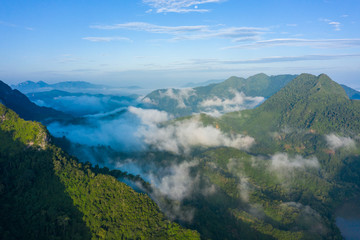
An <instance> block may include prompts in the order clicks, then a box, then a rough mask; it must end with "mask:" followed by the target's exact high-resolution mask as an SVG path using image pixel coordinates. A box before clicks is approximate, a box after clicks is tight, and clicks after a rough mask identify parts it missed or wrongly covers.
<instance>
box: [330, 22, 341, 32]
mask: <svg viewBox="0 0 360 240" xmlns="http://www.w3.org/2000/svg"><path fill="white" fill-rule="evenodd" d="M329 25H331V26H334V28H335V31H340V30H341V29H340V25H341V24H340V23H339V22H329Z"/></svg>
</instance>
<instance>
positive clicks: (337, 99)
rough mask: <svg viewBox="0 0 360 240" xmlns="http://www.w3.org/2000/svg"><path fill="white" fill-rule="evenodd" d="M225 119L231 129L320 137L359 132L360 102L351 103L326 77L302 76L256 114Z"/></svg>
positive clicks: (253, 112) (322, 75) (274, 96)
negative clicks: (289, 131) (291, 131)
mask: <svg viewBox="0 0 360 240" xmlns="http://www.w3.org/2000/svg"><path fill="white" fill-rule="evenodd" d="M242 114H243V115H244V117H243V118H242V119H241V120H240V121H231V120H230V119H232V118H233V116H234V115H236V113H230V114H228V115H225V116H224V117H223V119H224V120H225V121H226V119H228V120H230V121H231V123H229V126H230V125H231V128H234V129H237V130H240V129H246V131H249V132H254V133H259V134H261V132H268V131H279V130H281V129H283V128H287V127H288V128H290V129H291V128H294V129H309V130H310V129H311V130H312V131H316V132H318V133H321V134H329V133H332V132H338V133H345V134H348V133H351V132H352V133H357V132H359V131H360V101H357V100H350V99H349V97H348V96H347V95H346V92H345V90H344V89H343V88H342V87H341V86H340V85H339V84H337V83H336V82H334V81H332V80H331V79H330V78H329V77H328V76H326V75H325V74H321V75H320V76H318V77H316V76H313V75H310V74H301V75H300V76H298V77H297V78H296V79H294V80H293V81H291V82H290V83H289V84H288V85H287V86H285V87H284V88H283V89H281V90H280V91H279V92H278V93H276V94H274V95H273V96H271V97H270V98H269V99H268V100H267V101H265V102H264V103H263V104H262V105H260V106H259V107H258V108H256V109H254V110H251V111H250V110H249V111H244V112H243V113H242Z"/></svg>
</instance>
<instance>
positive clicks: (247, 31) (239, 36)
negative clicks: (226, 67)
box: [90, 22, 268, 42]
mask: <svg viewBox="0 0 360 240" xmlns="http://www.w3.org/2000/svg"><path fill="white" fill-rule="evenodd" d="M90 28H96V29H102V30H115V29H127V30H132V31H143V32H149V33H157V34H168V35H172V36H173V38H172V40H196V39H209V38H227V39H232V40H234V41H238V42H240V41H242V42H243V41H249V40H251V41H255V40H257V39H259V37H260V35H262V34H264V33H265V32H267V31H268V29H267V28H257V27H224V26H223V25H216V26H208V25H192V26H161V25H155V24H150V23H146V22H128V23H121V24H113V25H92V26H90Z"/></svg>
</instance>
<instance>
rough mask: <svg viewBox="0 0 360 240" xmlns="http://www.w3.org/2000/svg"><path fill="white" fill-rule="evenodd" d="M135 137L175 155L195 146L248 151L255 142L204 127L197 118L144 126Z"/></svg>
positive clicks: (238, 135)
mask: <svg viewBox="0 0 360 240" xmlns="http://www.w3.org/2000/svg"><path fill="white" fill-rule="evenodd" d="M137 135H138V137H139V138H141V139H142V140H143V141H144V142H145V143H146V144H148V145H150V146H152V147H153V148H154V149H157V150H159V151H168V152H172V153H175V154H182V153H185V154H186V153H189V152H190V151H191V149H192V148H193V147H196V146H204V147H218V146H227V147H234V148H238V149H249V148H250V147H251V146H252V145H253V144H254V142H255V140H254V139H253V138H252V137H249V136H244V135H240V134H224V133H222V132H221V131H220V130H219V129H217V128H214V127H212V126H204V125H203V124H202V123H201V122H200V121H199V118H198V117H194V118H192V119H188V120H184V121H181V122H175V123H173V124H171V125H166V126H163V127H159V126H157V125H153V124H152V125H144V126H142V127H140V128H139V130H138V133H137Z"/></svg>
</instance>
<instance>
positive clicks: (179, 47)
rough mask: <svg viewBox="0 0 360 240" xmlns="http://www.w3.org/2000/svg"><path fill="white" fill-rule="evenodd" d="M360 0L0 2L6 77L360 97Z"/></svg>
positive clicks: (0, 69) (1, 70)
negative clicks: (333, 91) (215, 85)
mask: <svg viewBox="0 0 360 240" xmlns="http://www.w3.org/2000/svg"><path fill="white" fill-rule="evenodd" d="M359 13H360V1H359V0H291V1H290V0H196V1H192V0H167V1H166V0H87V1H84V0H76V1H74V0H47V1H43V0H0V56H1V57H0V79H1V80H3V81H5V82H7V83H18V82H22V81H26V80H32V81H39V80H42V81H46V82H50V83H51V82H58V81H69V80H84V81H90V82H95V83H103V84H109V85H114V86H126V85H141V86H144V87H168V86H179V85H183V84H184V83H186V82H199V81H206V80H210V79H226V78H228V77H230V76H233V75H236V76H241V77H247V76H250V75H253V74H256V73H260V72H264V73H266V74H269V75H276V74H284V73H291V74H299V73H302V72H307V73H312V74H320V73H326V74H328V75H329V76H330V77H332V78H333V79H334V80H335V81H337V82H340V83H345V84H347V85H349V86H351V87H353V88H357V89H360V77H359V76H360V14H359Z"/></svg>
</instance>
